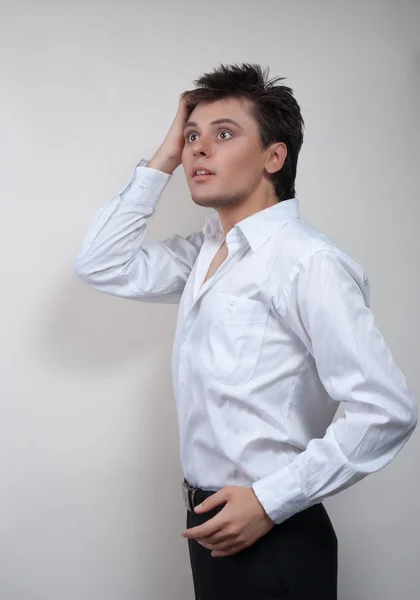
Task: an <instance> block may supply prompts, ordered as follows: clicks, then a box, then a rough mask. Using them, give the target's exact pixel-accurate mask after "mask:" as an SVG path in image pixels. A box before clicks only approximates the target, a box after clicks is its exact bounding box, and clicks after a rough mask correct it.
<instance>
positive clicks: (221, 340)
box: [197, 292, 268, 385]
mask: <svg viewBox="0 0 420 600" xmlns="http://www.w3.org/2000/svg"><path fill="white" fill-rule="evenodd" d="M205 310H206V312H205V315H204V319H203V326H204V331H203V337H202V340H201V345H200V350H199V354H198V357H197V359H198V361H199V362H200V366H201V368H202V369H203V370H204V371H205V372H206V374H207V376H208V377H210V378H211V379H216V380H218V381H221V382H223V383H226V384H231V385H239V384H242V383H247V382H248V381H249V380H250V379H251V377H252V376H253V374H254V372H255V369H256V366H257V362H258V358H259V355H260V351H261V345H262V341H263V338H264V331H265V324H266V320H267V316H268V306H266V305H264V304H262V303H261V302H258V301H257V300H251V299H250V298H242V297H240V296H234V295H232V294H228V293H226V292H218V293H217V294H214V295H212V296H211V300H210V302H209V303H207V305H206V309H205Z"/></svg>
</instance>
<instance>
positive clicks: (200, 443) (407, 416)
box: [74, 160, 417, 523]
mask: <svg viewBox="0 0 420 600" xmlns="http://www.w3.org/2000/svg"><path fill="white" fill-rule="evenodd" d="M144 164H147V161H144V160H143V161H141V163H139V165H137V167H136V168H135V169H134V173H133V176H132V178H131V180H130V182H129V183H128V185H127V186H126V187H125V188H124V189H123V191H122V192H121V193H120V194H118V195H117V196H115V197H114V198H111V199H110V200H109V201H108V202H107V203H106V204H105V206H103V208H101V210H100V211H99V212H98V213H97V215H96V217H95V218H94V219H93V221H92V222H91V224H90V226H89V228H88V230H87V232H86V234H85V237H84V240H83V242H82V246H81V249H80V252H79V254H78V256H77V258H76V261H75V265H74V268H75V272H76V274H77V275H78V276H79V277H80V279H81V280H82V281H83V282H85V283H86V284H87V285H89V286H90V287H92V288H94V289H96V290H99V291H100V292H104V293H106V294H112V295H113V296H120V297H122V298H131V299H135V300H140V301H143V302H161V303H179V310H178V320H177V326H176V333H175V340H174V346H173V354H172V361H171V368H172V377H173V388H174V395H175V400H176V407H177V415H178V425H179V434H180V459H181V466H182V470H183V473H184V476H185V478H186V479H187V481H188V482H189V483H190V484H191V485H193V486H195V487H200V488H202V489H205V490H218V489H221V488H223V487H225V486H227V485H239V486H247V487H251V486H252V488H253V490H254V492H255V494H256V496H257V498H258V499H259V501H260V502H261V504H262V506H263V507H264V509H265V511H266V513H267V514H268V515H269V516H270V517H271V519H272V520H273V521H274V522H275V523H281V522H283V521H284V520H286V519H287V518H289V517H291V516H292V515H293V514H295V513H297V512H299V511H301V510H303V509H305V508H307V507H309V506H311V505H313V504H316V503H318V502H321V501H322V500H323V499H324V498H326V497H328V496H332V495H333V494H336V493H337V492H340V491H341V490H344V489H345V488H347V487H349V486H351V485H353V484H354V483H356V482H357V481H359V480H361V479H363V478H364V477H365V476H366V475H368V474H369V473H373V472H375V471H378V470H379V469H382V468H383V467H384V466H385V465H386V464H387V463H389V462H390V461H391V460H392V458H393V457H394V456H395V455H396V454H397V453H398V452H399V451H400V450H401V448H402V447H403V446H404V444H405V443H406V441H407V440H408V438H409V437H410V435H411V433H412V431H413V429H414V428H415V426H416V424H417V407H416V404H415V401H414V399H413V395H412V393H411V392H410V390H409V389H408V388H407V385H406V381H405V379H404V376H403V375H402V373H401V371H400V370H399V369H398V367H397V366H396V365H395V363H394V361H393V359H392V355H391V352H390V350H389V349H388V347H387V346H386V344H385V341H384V339H383V337H382V335H381V333H380V332H379V331H378V329H377V328H376V326H375V322H374V318H373V315H372V312H371V310H370V308H369V284H368V279H367V277H366V275H365V273H364V272H363V270H362V268H361V267H360V266H359V265H358V264H357V263H356V262H355V261H354V260H352V259H351V258H350V257H349V256H347V255H346V254H345V253H344V252H342V251H341V250H339V249H338V248H337V247H336V246H335V245H334V244H333V242H332V241H331V240H330V239H329V238H327V237H326V236H324V235H323V234H321V233H319V232H318V231H317V230H315V229H314V228H313V227H311V226H310V225H309V224H308V223H306V222H304V221H303V220H301V219H300V218H299V210H298V201H297V200H296V199H295V198H294V199H291V200H286V201H283V202H281V203H279V204H277V205H275V206H271V207H269V208H266V209H265V210H262V211H259V212H257V213H255V214H254V215H251V216H250V217H247V218H245V219H243V220H242V221H241V222H239V223H237V224H236V225H235V226H234V227H233V229H231V230H230V231H229V232H228V234H227V236H226V242H227V248H228V256H227V258H226V260H225V261H224V262H223V264H222V265H221V266H220V267H219V268H218V270H217V271H216V273H215V274H214V275H213V276H212V277H211V278H210V279H209V280H208V281H207V282H206V283H204V285H203V281H204V279H205V276H206V274H207V271H208V268H209V266H210V263H211V261H212V259H213V257H214V256H215V254H216V252H217V250H218V249H219V247H220V246H221V244H222V243H223V241H224V240H225V236H224V232H223V228H222V226H221V223H220V220H219V217H218V215H217V212H216V211H214V214H212V215H210V216H207V217H206V219H205V223H204V227H203V229H202V231H199V232H195V233H192V234H191V235H189V236H187V237H182V236H180V235H176V234H175V235H173V236H172V237H170V238H168V239H166V240H163V241H160V242H159V241H145V237H146V229H147V219H148V218H149V217H151V216H152V215H153V214H154V212H155V210H156V205H157V203H158V201H159V199H160V197H161V194H162V192H163V190H164V188H165V187H166V185H167V183H168V182H169V180H170V179H171V177H172V176H171V175H168V174H167V173H164V172H162V171H159V170H157V169H152V168H149V167H147V166H143V165H144ZM340 402H343V403H344V407H345V416H344V417H342V418H339V419H337V420H336V421H335V422H333V419H334V415H335V413H336V411H337V408H338V406H339V404H340Z"/></svg>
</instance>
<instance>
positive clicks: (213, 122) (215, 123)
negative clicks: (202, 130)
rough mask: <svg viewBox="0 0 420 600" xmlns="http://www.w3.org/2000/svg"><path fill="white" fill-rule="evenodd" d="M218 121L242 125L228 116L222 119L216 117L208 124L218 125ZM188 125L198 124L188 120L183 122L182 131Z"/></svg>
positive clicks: (237, 125)
mask: <svg viewBox="0 0 420 600" xmlns="http://www.w3.org/2000/svg"><path fill="white" fill-rule="evenodd" d="M220 123H232V125H236V127H239V128H240V129H243V127H242V126H241V125H239V123H237V122H236V121H234V120H233V119H229V117H224V118H222V119H216V120H215V121H212V122H211V123H210V125H219V124H220ZM188 127H198V125H197V123H194V121H188V123H185V125H184V131H185V130H186V129H187V128H188Z"/></svg>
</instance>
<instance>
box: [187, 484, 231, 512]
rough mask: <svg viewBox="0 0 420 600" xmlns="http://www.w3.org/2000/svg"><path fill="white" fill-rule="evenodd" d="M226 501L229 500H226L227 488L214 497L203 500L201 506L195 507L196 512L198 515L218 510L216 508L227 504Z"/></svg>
mask: <svg viewBox="0 0 420 600" xmlns="http://www.w3.org/2000/svg"><path fill="white" fill-rule="evenodd" d="M226 500H227V499H226V493H225V488H223V489H222V490H219V491H218V492H216V493H215V494H213V495H212V496H209V497H208V498H206V499H205V500H203V502H201V504H197V506H195V507H194V512H197V513H203V512H207V511H209V510H212V509H213V508H216V506H219V505H220V504H222V503H223V502H226Z"/></svg>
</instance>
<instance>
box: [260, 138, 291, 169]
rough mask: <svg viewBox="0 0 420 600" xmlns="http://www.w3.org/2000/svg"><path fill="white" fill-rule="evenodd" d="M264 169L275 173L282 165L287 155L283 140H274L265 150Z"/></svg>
mask: <svg viewBox="0 0 420 600" xmlns="http://www.w3.org/2000/svg"><path fill="white" fill-rule="evenodd" d="M266 152H267V157H266V159H265V165H264V166H265V169H266V171H267V172H268V173H276V172H277V171H280V169H281V168H282V167H283V165H284V161H285V160H286V157H287V146H286V144H285V143H284V142H276V143H275V144H271V146H270V147H269V148H268V149H267V150H266Z"/></svg>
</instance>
